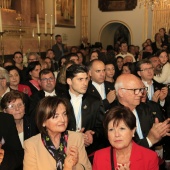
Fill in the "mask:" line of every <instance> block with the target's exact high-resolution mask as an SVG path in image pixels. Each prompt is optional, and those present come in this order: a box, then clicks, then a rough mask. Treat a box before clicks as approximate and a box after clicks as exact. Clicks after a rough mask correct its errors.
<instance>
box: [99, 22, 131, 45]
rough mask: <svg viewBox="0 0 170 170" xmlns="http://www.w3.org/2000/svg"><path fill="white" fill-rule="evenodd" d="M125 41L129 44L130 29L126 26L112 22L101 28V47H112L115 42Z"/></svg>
mask: <svg viewBox="0 0 170 170" xmlns="http://www.w3.org/2000/svg"><path fill="white" fill-rule="evenodd" d="M123 40H124V41H126V42H127V43H128V45H129V44H131V41H132V38H131V33H130V29H129V28H128V26H127V25H125V24H123V23H119V22H112V23H109V24H107V25H105V26H103V28H102V30H101V34H100V42H101V43H102V45H103V47H104V48H106V47H107V45H113V46H114V44H115V43H116V42H117V41H123Z"/></svg>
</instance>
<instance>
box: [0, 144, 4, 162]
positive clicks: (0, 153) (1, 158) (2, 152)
mask: <svg viewBox="0 0 170 170" xmlns="http://www.w3.org/2000/svg"><path fill="white" fill-rule="evenodd" d="M3 159H4V150H3V149H1V146H0V164H1V163H2V161H3Z"/></svg>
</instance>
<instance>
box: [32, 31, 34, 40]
mask: <svg viewBox="0 0 170 170" xmlns="http://www.w3.org/2000/svg"><path fill="white" fill-rule="evenodd" d="M32 37H33V38H34V29H33V30H32Z"/></svg>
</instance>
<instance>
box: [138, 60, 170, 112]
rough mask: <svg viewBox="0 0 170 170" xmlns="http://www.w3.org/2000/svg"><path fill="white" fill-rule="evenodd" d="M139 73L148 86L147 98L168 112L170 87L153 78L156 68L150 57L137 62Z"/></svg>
mask: <svg viewBox="0 0 170 170" xmlns="http://www.w3.org/2000/svg"><path fill="white" fill-rule="evenodd" d="M137 73H138V75H139V76H140V78H141V80H142V82H143V83H144V85H145V87H147V88H148V92H147V96H148V98H147V100H152V101H154V102H156V103H158V104H159V105H160V108H161V110H162V111H163V112H165V113H166V107H167V105H169V104H168V99H167V94H168V88H167V87H165V85H163V84H161V83H158V82H156V81H155V80H154V79H153V77H154V68H153V65H152V63H151V62H150V61H149V60H148V59H144V60H141V61H139V62H138V63H137Z"/></svg>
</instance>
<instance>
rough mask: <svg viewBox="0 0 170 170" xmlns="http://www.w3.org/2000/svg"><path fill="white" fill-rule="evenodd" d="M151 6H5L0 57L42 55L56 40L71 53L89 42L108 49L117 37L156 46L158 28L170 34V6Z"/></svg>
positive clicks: (80, 2)
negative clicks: (84, 41) (149, 41)
mask: <svg viewBox="0 0 170 170" xmlns="http://www.w3.org/2000/svg"><path fill="white" fill-rule="evenodd" d="M147 1H148V2H149V0H147ZM147 1H146V0H138V1H137V0H134V1H132V2H131V1H113V0H112V1H100V0H93V1H91V0H65V1H63V0H62V1H61V0H51V1H45V0H25V1H24V2H23V1H21V0H15V1H12V0H1V1H0V6H1V23H0V24H1V29H2V30H0V32H1V33H0V35H1V42H0V43H1V46H0V55H1V56H4V58H8V56H10V55H12V54H13V53H14V52H15V51H21V52H22V53H23V54H26V53H28V52H39V53H44V52H45V51H46V50H47V49H49V48H51V47H52V45H53V44H55V38H54V36H55V35H56V34H60V35H62V39H63V43H64V44H67V46H68V47H71V46H79V45H80V44H81V39H82V37H87V38H88V41H89V42H90V43H91V44H94V43H95V42H101V43H102V45H103V48H106V47H107V45H114V43H115V41H116V38H118V36H119V34H125V36H126V41H127V42H128V44H129V45H130V44H134V45H137V46H139V47H141V45H142V43H143V42H144V41H145V40H146V39H147V38H150V39H152V40H154V35H155V33H157V32H158V30H159V28H162V27H163V28H165V29H166V32H167V33H168V32H169V28H170V23H169V22H168V18H169V17H170V12H169V11H170V10H169V8H170V6H168V5H165V4H154V7H153V6H151V5H148V4H145V3H148V2H147ZM153 3H154V2H153ZM161 3H164V1H162V2H161ZM128 5H129V6H130V8H129V7H128ZM106 6H107V7H106ZM105 7H106V8H105ZM104 8H105V9H104ZM66 10H68V11H66ZM37 17H38V18H37ZM37 19H38V21H37ZM38 27H39V28H38ZM38 29H39V30H38Z"/></svg>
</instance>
